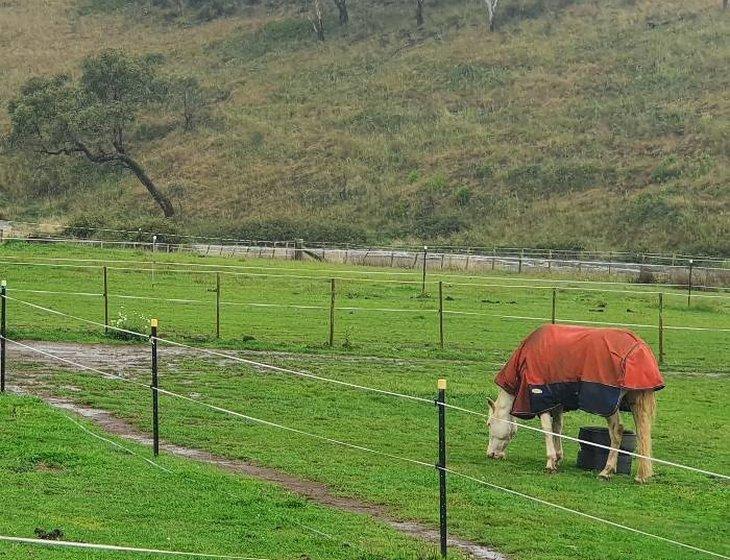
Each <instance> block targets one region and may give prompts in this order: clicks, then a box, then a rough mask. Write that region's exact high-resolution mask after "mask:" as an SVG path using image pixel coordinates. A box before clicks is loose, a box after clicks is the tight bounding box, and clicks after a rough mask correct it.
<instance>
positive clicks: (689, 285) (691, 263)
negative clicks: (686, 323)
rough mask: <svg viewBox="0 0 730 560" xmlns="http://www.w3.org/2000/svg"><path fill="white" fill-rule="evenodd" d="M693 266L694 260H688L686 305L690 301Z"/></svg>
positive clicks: (688, 304)
mask: <svg viewBox="0 0 730 560" xmlns="http://www.w3.org/2000/svg"><path fill="white" fill-rule="evenodd" d="M693 268H694V261H693V260H692V259H690V260H689V278H688V279H687V307H689V306H690V304H691V303H692V269H693Z"/></svg>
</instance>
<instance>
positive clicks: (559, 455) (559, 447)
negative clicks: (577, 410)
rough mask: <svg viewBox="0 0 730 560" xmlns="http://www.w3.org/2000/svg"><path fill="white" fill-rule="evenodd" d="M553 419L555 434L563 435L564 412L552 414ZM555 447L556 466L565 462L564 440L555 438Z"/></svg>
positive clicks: (559, 411)
mask: <svg viewBox="0 0 730 560" xmlns="http://www.w3.org/2000/svg"><path fill="white" fill-rule="evenodd" d="M552 418H553V433H554V434H560V435H562V434H563V411H562V410H561V409H559V408H558V409H556V410H555V411H553V414H552ZM553 446H554V447H555V460H556V461H557V463H556V464H559V463H560V461H562V460H563V438H561V437H559V436H557V435H556V436H553Z"/></svg>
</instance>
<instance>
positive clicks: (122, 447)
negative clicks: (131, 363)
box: [8, 341, 172, 474]
mask: <svg viewBox="0 0 730 560" xmlns="http://www.w3.org/2000/svg"><path fill="white" fill-rule="evenodd" d="M8 342H10V341H8ZM15 344H18V343H17V342H15ZM76 367H78V366H76ZM63 416H64V418H66V420H68V421H69V422H71V423H72V424H74V425H75V426H76V427H77V428H78V429H80V430H81V431H83V432H85V433H86V434H88V435H90V436H91V437H93V438H96V439H98V440H99V441H103V442H104V443H108V444H109V445H111V446H112V447H116V448H117V449H120V450H122V451H124V452H125V453H127V454H129V455H132V456H134V457H137V458H138V459H141V460H142V461H144V462H145V463H147V464H149V465H152V466H153V467H155V468H157V469H160V470H161V471H163V472H166V473H167V474H172V471H171V470H170V469H168V468H167V467H163V466H162V465H160V464H159V463H157V462H155V461H153V460H152V459H148V458H147V457H143V456H142V455H140V454H139V453H135V452H134V451H133V450H132V449H130V448H129V447H127V446H125V445H122V444H121V443H118V442H116V441H114V440H112V439H109V438H105V437H104V436H101V435H99V434H97V433H94V432H92V431H91V430H89V429H88V428H87V427H86V426H84V425H83V424H82V423H81V422H77V421H76V420H74V419H73V418H71V417H70V416H67V415H65V414H64V415H63Z"/></svg>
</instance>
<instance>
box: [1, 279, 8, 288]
mask: <svg viewBox="0 0 730 560" xmlns="http://www.w3.org/2000/svg"><path fill="white" fill-rule="evenodd" d="M7 285H8V281H7V280H3V281H2V282H0V286H2V287H3V288H5V287H6V286H7Z"/></svg>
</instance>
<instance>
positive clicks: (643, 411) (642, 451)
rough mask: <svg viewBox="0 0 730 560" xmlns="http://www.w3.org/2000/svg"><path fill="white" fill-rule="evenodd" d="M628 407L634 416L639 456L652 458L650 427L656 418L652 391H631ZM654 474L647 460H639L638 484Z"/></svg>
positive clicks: (650, 463) (654, 397)
mask: <svg viewBox="0 0 730 560" xmlns="http://www.w3.org/2000/svg"><path fill="white" fill-rule="evenodd" d="M629 395H630V399H629V406H630V407H631V412H632V413H633V415H634V423H635V424H636V432H637V434H636V435H637V438H638V440H639V445H638V449H637V450H636V451H637V453H638V454H639V455H644V456H645V457H651V456H652V445H651V427H652V424H653V423H654V417H655V416H656V396H655V395H654V391H652V390H648V391H631V393H630V394H629ZM652 474H654V469H653V464H652V462H651V461H650V460H648V459H641V458H640V459H639V469H638V471H637V473H636V479H637V480H638V481H640V482H644V481H646V480H647V479H648V478H649V477H650V476H652Z"/></svg>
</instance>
